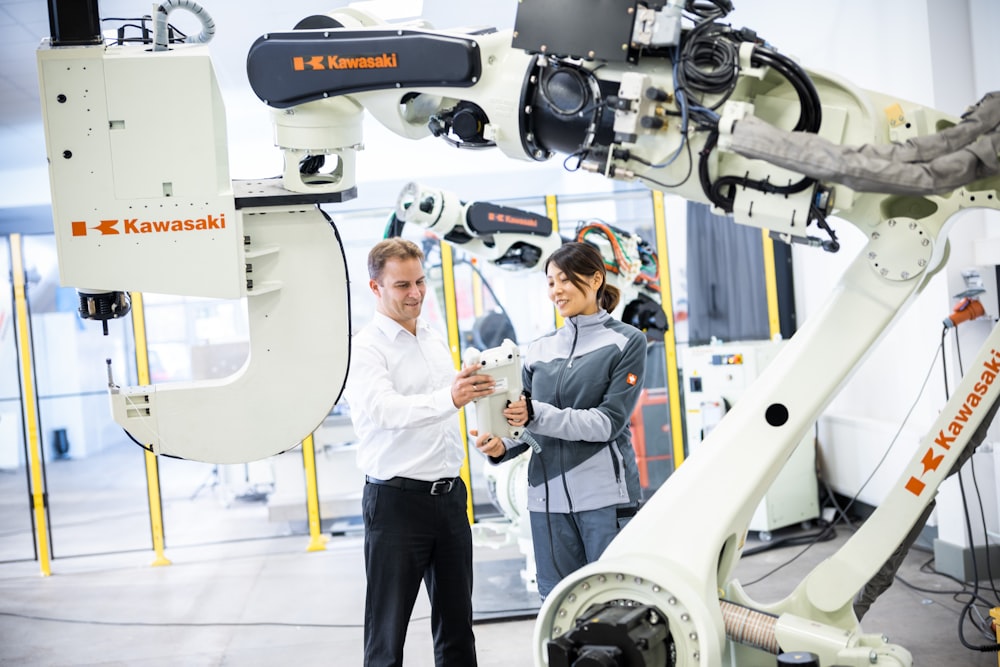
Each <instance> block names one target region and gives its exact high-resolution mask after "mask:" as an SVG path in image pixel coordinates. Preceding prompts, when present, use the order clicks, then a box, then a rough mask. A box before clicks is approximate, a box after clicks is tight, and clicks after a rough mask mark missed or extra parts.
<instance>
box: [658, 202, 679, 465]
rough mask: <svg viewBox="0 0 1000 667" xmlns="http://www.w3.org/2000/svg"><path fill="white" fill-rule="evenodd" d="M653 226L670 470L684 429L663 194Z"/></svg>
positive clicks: (676, 461)
mask: <svg viewBox="0 0 1000 667" xmlns="http://www.w3.org/2000/svg"><path fill="white" fill-rule="evenodd" d="M653 226H654V228H655V230H656V257H657V260H658V265H659V272H660V275H659V278H660V304H661V305H662V306H663V312H665V313H666V314H667V330H666V331H665V332H664V334H663V349H664V354H665V355H666V357H667V359H666V362H667V398H668V399H669V403H670V437H671V439H672V440H673V445H674V470H676V469H677V466H679V465H680V464H682V463H684V429H683V428H682V422H681V400H680V398H681V388H680V382H679V381H678V378H679V374H678V372H677V339H676V338H675V337H674V297H673V295H672V293H671V291H670V253H669V252H668V250H669V248H668V246H667V216H666V212H665V210H664V208H663V193H662V192H660V191H659V190H655V191H653Z"/></svg>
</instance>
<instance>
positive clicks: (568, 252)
mask: <svg viewBox="0 0 1000 667" xmlns="http://www.w3.org/2000/svg"><path fill="white" fill-rule="evenodd" d="M549 264H555V265H556V267H558V268H559V270H560V271H562V272H563V273H565V274H566V277H567V278H569V281H570V282H571V283H573V284H574V285H576V286H577V287H578V288H579V289H580V291H585V288H586V287H587V280H588V279H589V278H590V277H591V276H593V275H594V274H595V273H600V274H601V286H600V287H598V288H597V305H599V306H600V307H601V308H603V309H604V310H606V311H608V312H609V313H610V312H611V311H612V310H614V309H615V306H617V305H618V299H619V298H620V297H621V293H620V292H619V291H618V288H617V287H615V286H614V285H609V284H608V270H607V267H606V266H605V265H604V257H602V256H601V251H600V250H598V249H597V248H595V247H594V246H592V245H590V244H589V243H584V242H579V241H574V242H572V243H564V244H563V245H561V246H560V247H559V249H558V250H556V251H555V252H554V253H552V254H551V255H549V258H548V259H547V260H545V271H546V272H548V270H549Z"/></svg>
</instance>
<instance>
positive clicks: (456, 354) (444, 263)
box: [440, 241, 476, 524]
mask: <svg viewBox="0 0 1000 667" xmlns="http://www.w3.org/2000/svg"><path fill="white" fill-rule="evenodd" d="M440 246H441V280H442V281H443V283H444V312H445V322H447V325H448V347H449V348H450V349H451V359H452V361H453V362H454V364H455V368H461V367H462V350H461V349H460V345H459V340H458V302H457V300H456V297H455V259H454V255H453V254H452V250H451V246H450V245H449V244H448V243H446V242H443V241H442V242H441V243H440ZM458 424H459V425H458V428H459V432H460V433H461V437H462V446H463V447H464V448H465V460H464V461H462V472H461V477H462V480H463V481H464V482H465V488H467V489H469V493H468V494H467V495H466V503H465V504H466V507H465V511H466V513H467V514H468V515H469V523H470V524H472V523H475V521H476V516H475V513H474V512H473V509H472V475H471V472H470V467H469V427H468V424H467V422H466V420H465V410H459V411H458Z"/></svg>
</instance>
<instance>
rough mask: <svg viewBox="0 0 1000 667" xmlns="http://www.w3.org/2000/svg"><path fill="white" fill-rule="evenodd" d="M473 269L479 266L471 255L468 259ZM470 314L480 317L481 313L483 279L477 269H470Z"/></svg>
mask: <svg viewBox="0 0 1000 667" xmlns="http://www.w3.org/2000/svg"><path fill="white" fill-rule="evenodd" d="M470 263H471V264H472V268H473V269H477V268H479V262H478V261H477V260H476V258H475V257H473V258H472V259H471V260H470ZM472 314H473V315H475V316H476V317H480V316H481V315H482V314H483V279H482V278H481V277H480V275H479V271H476V270H473V271H472Z"/></svg>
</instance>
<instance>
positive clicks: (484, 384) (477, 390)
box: [451, 366, 497, 408]
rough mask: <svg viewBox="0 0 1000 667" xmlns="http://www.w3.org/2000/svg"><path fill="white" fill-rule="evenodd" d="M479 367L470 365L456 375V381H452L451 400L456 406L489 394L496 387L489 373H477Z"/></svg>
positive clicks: (458, 406)
mask: <svg viewBox="0 0 1000 667" xmlns="http://www.w3.org/2000/svg"><path fill="white" fill-rule="evenodd" d="M478 368H479V367H478V366H468V367H466V368H463V369H462V370H460V371H459V372H458V374H457V375H455V381H454V382H452V383H451V402H452V403H454V404H455V407H456V408H460V407H462V406H463V405H466V404H468V403H471V402H472V401H474V400H476V399H477V398H482V397H483V396H489V395H490V394H491V393H493V390H494V389H495V388H496V386H497V385H496V382H495V381H494V380H493V378H492V377H490V376H489V375H476V370H478Z"/></svg>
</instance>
